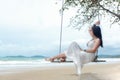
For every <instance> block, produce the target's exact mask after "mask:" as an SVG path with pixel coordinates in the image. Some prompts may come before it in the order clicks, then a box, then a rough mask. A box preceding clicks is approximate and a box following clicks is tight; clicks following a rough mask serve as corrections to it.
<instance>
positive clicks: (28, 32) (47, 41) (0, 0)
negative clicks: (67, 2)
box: [0, 0, 120, 56]
mask: <svg viewBox="0 0 120 80" xmlns="http://www.w3.org/2000/svg"><path fill="white" fill-rule="evenodd" d="M56 1H57V2H56ZM60 7H61V1H60V0H0V56H6V55H27V56H31V55H46V56H51V55H55V54H57V53H58V52H59V35H60V19H61V16H60V13H59V9H60ZM68 14H69V15H68ZM74 14H75V11H73V10H70V11H66V12H65V13H64V23H63V38H62V51H64V50H65V49H67V47H68V46H69V44H70V43H71V42H72V41H76V42H78V43H79V44H80V46H81V47H83V48H85V46H86V42H87V41H88V40H89V39H91V38H90V36H89V34H88V30H87V27H84V28H82V29H81V30H80V31H78V30H75V29H74V28H72V27H67V25H68V24H69V18H70V17H72V15H74ZM108 19H109V18H107V19H102V21H101V29H102V33H103V40H104V46H105V48H106V49H107V47H113V48H117V49H116V51H117V52H118V53H120V50H118V48H120V36H119V35H120V26H118V25H113V27H112V28H110V27H109V26H110V25H109V22H107V21H108Z"/></svg>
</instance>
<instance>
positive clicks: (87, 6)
mask: <svg viewBox="0 0 120 80" xmlns="http://www.w3.org/2000/svg"><path fill="white" fill-rule="evenodd" d="M70 7H74V8H78V9H77V12H76V15H75V16H74V17H72V18H71V20H70V26H72V27H76V28H78V29H80V28H81V27H82V26H83V25H85V24H86V23H91V22H93V20H94V19H96V18H97V17H100V16H104V17H106V15H109V16H110V17H111V20H110V21H111V23H112V24H113V23H118V24H120V0H65V2H64V5H63V8H62V9H63V11H65V10H68V9H69V8H70Z"/></svg>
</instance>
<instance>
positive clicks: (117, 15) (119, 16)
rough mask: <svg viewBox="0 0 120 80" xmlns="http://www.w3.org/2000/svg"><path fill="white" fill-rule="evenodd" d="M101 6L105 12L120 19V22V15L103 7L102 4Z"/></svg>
mask: <svg viewBox="0 0 120 80" xmlns="http://www.w3.org/2000/svg"><path fill="white" fill-rule="evenodd" d="M99 6H100V7H101V8H102V9H103V10H105V11H107V12H109V13H111V14H113V15H114V16H116V17H118V19H119V20H120V14H116V13H114V12H112V11H110V10H109V9H106V8H104V7H103V6H102V5H100V4H99Z"/></svg>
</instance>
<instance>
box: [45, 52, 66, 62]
mask: <svg viewBox="0 0 120 80" xmlns="http://www.w3.org/2000/svg"><path fill="white" fill-rule="evenodd" d="M55 59H61V62H64V61H65V59H66V56H65V53H61V54H58V55H56V56H54V57H52V58H49V59H47V60H48V61H51V62H53V61H54V60H55Z"/></svg>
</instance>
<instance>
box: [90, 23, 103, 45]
mask: <svg viewBox="0 0 120 80" xmlns="http://www.w3.org/2000/svg"><path fill="white" fill-rule="evenodd" d="M92 31H93V34H94V35H95V36H96V37H97V38H99V39H100V46H101V47H103V40H102V33H101V29H100V27H99V26H96V25H93V26H92Z"/></svg>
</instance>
